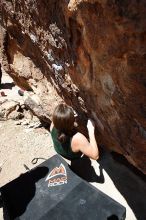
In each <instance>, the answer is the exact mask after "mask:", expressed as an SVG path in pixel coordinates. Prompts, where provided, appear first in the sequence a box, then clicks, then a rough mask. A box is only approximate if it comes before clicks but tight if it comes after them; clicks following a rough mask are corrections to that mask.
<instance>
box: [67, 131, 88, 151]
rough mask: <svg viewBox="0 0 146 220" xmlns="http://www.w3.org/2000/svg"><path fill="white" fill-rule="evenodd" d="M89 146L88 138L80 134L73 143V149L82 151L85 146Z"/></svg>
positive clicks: (78, 133) (74, 137)
mask: <svg viewBox="0 0 146 220" xmlns="http://www.w3.org/2000/svg"><path fill="white" fill-rule="evenodd" d="M86 144H88V140H87V138H86V137H85V136H84V135H83V134H82V133H80V132H77V133H76V134H75V135H74V136H73V138H72V142H71V146H72V149H74V150H80V148H81V147H82V146H84V145H86Z"/></svg>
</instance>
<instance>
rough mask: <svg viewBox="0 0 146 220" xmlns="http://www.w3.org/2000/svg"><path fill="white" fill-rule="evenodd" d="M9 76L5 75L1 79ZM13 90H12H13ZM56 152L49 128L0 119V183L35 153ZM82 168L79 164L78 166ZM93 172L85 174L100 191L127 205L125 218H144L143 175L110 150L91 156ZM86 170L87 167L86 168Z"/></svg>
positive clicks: (145, 189) (0, 213) (14, 93)
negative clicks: (29, 127)
mask: <svg viewBox="0 0 146 220" xmlns="http://www.w3.org/2000/svg"><path fill="white" fill-rule="evenodd" d="M10 81H11V79H10V78H9V77H8V76H7V75H5V76H4V77H3V82H7V83H8V82H10ZM12 90H13V91H12ZM12 90H10V89H8V90H7V89H6V90H5V93H7V94H8V96H9V97H11V99H15V98H18V97H17V96H18V94H17V91H16V90H17V88H16V87H15V88H13V89H12ZM54 154H55V151H54V148H53V146H52V143H51V138H50V134H49V132H48V131H47V130H46V129H44V128H36V129H28V128H27V127H25V126H23V125H16V124H15V122H14V121H12V120H8V121H0V166H1V167H2V170H1V171H0V186H3V185H4V184H6V183H7V182H9V181H11V180H13V179H15V178H16V177H18V176H19V175H20V174H21V173H24V172H27V169H26V168H27V167H28V168H29V169H31V168H33V167H34V166H37V165H38V164H39V163H42V162H43V160H39V161H38V163H37V164H36V165H33V164H32V163H31V161H32V159H33V158H34V157H41V158H45V159H47V158H49V157H51V156H52V155H54ZM80 165H81V167H82V168H84V170H85V166H84V165H83V164H81V163H80V164H78V167H77V169H78V170H79V169H80V168H81V167H80ZM91 167H92V168H93V167H94V175H95V177H96V178H94V177H93V176H92V178H90V177H89V178H87V180H88V182H90V183H91V184H93V185H94V186H95V187H97V188H98V189H99V190H101V191H103V192H104V193H106V194H107V195H109V196H110V197H112V198H113V199H115V200H116V201H118V202H119V203H121V204H122V205H123V206H125V207H126V220H135V219H138V220H145V219H146V212H145V201H146V184H145V181H144V180H143V178H142V177H143V176H142V177H141V175H138V174H137V173H135V172H134V171H133V170H132V169H131V166H130V167H129V165H127V164H125V163H123V162H119V161H116V160H114V159H113V158H112V157H111V155H110V154H108V153H107V152H103V153H102V156H101V158H100V160H99V161H98V162H97V161H93V160H91V166H90V168H89V173H90V169H91ZM87 170H88V168H87ZM77 172H78V171H77ZM0 220H3V210H2V208H1V209H0Z"/></svg>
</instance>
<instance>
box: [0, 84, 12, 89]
mask: <svg viewBox="0 0 146 220" xmlns="http://www.w3.org/2000/svg"><path fill="white" fill-rule="evenodd" d="M14 86H15V84H14V83H13V82H12V83H2V84H1V85H0V89H12V88H13V87H14Z"/></svg>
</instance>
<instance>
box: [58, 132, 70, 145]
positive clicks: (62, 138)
mask: <svg viewBox="0 0 146 220" xmlns="http://www.w3.org/2000/svg"><path fill="white" fill-rule="evenodd" d="M67 137H68V136H67V135H66V134H65V133H63V132H62V133H58V140H59V141H60V142H61V143H65V142H66V140H67Z"/></svg>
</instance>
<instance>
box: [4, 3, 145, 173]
mask: <svg viewBox="0 0 146 220" xmlns="http://www.w3.org/2000/svg"><path fill="white" fill-rule="evenodd" d="M1 6H2V7H1V8H2V26H3V27H4V29H5V30H6V31H4V30H3V31H2V32H3V46H2V47H3V54H2V56H3V67H4V68H5V70H6V71H7V72H9V74H10V75H11V76H12V77H13V79H14V80H15V81H16V82H17V84H18V85H20V86H21V87H22V88H26V89H28V90H33V91H34V93H35V94H37V95H38V96H39V98H40V100H41V102H40V105H41V107H42V108H44V109H45V110H49V112H51V109H52V105H53V106H54V105H56V103H57V102H58V101H60V100H61V99H64V100H65V101H66V102H67V103H68V104H70V105H72V106H73V107H74V108H75V110H76V111H77V112H78V114H79V118H80V119H81V122H82V123H81V125H85V123H86V119H87V117H89V116H90V117H92V118H94V120H95V122H96V126H97V135H98V140H99V142H100V143H103V144H104V145H105V146H107V147H108V148H109V149H110V150H114V151H117V152H119V153H122V154H124V155H125V156H126V158H127V159H128V160H129V161H130V162H131V163H132V164H134V165H135V166H136V167H138V168H139V169H140V170H142V171H143V172H144V173H146V104H145V103H146V25H145V24H146V16H145V14H146V1H145V0H141V1H138V0H123V1H117V0H91V1H89V0H78V1H73V0H71V1H66V0H62V1H61V0H42V1H39V0H25V1H24V0H18V1H4V0H2V3H1ZM56 91H57V93H56ZM52 94H53V95H52ZM53 97H55V102H54V98H53ZM60 97H61V98H60ZM50 115H51V113H50Z"/></svg>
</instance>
